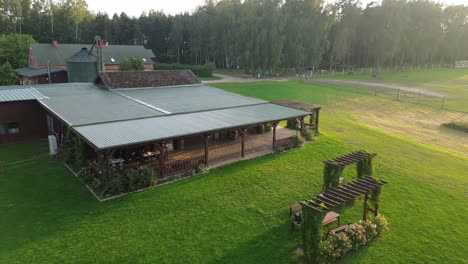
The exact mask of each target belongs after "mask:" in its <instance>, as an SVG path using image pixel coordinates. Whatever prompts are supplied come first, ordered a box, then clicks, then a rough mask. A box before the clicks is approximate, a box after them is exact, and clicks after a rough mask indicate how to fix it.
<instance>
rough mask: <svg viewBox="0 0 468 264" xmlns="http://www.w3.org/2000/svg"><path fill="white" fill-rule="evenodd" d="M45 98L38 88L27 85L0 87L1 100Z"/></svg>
mask: <svg viewBox="0 0 468 264" xmlns="http://www.w3.org/2000/svg"><path fill="white" fill-rule="evenodd" d="M20 87H21V86H20ZM45 98H46V97H45V96H44V95H42V94H41V93H39V92H38V91H37V90H36V89H34V88H29V87H26V86H25V87H23V88H20V89H18V87H17V86H8V87H2V89H0V102H14V101H29V100H38V99H45Z"/></svg>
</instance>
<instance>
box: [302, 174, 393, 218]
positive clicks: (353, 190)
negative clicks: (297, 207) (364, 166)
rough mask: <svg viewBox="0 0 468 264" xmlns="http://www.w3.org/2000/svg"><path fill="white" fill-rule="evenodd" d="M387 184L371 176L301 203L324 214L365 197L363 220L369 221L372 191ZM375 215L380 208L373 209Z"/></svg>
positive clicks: (303, 206) (304, 206)
mask: <svg viewBox="0 0 468 264" xmlns="http://www.w3.org/2000/svg"><path fill="white" fill-rule="evenodd" d="M386 183H387V182H386V181H383V180H376V179H374V178H372V177H370V176H365V177H361V178H358V179H357V180H355V181H352V182H350V183H348V184H345V185H343V186H340V187H336V188H332V189H329V190H327V191H325V192H322V193H320V194H318V195H317V196H316V197H315V198H314V199H311V200H306V201H303V202H300V204H301V206H302V208H306V209H308V210H310V211H311V212H313V213H324V212H325V211H329V210H331V209H334V208H337V207H340V206H343V205H345V204H346V203H348V202H350V201H352V200H354V199H356V198H358V197H359V196H361V195H364V196H365V198H364V212H363V220H367V212H368V210H369V208H368V207H367V199H368V198H369V195H370V193H371V192H372V191H375V190H377V189H378V188H380V186H383V185H385V184H386ZM373 212H374V214H375V215H377V214H378V206H376V208H374V209H373Z"/></svg>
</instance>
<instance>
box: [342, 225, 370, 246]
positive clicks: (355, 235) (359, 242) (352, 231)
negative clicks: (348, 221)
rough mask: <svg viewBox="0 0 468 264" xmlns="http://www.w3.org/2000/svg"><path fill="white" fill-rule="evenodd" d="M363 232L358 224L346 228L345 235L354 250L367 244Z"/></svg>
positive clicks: (362, 228)
mask: <svg viewBox="0 0 468 264" xmlns="http://www.w3.org/2000/svg"><path fill="white" fill-rule="evenodd" d="M365 231H366V230H365V229H364V227H362V225H360V224H352V225H349V226H347V227H346V230H345V234H346V235H347V236H348V238H349V240H350V241H351V244H352V245H353V249H354V250H358V249H359V248H360V247H362V246H364V245H365V244H366V243H367V239H366V235H365Z"/></svg>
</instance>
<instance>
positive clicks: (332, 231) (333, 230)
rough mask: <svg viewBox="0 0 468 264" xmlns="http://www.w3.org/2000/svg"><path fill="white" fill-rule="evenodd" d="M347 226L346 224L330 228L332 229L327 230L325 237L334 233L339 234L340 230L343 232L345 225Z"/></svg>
mask: <svg viewBox="0 0 468 264" xmlns="http://www.w3.org/2000/svg"><path fill="white" fill-rule="evenodd" d="M347 226H348V225H344V226H340V227H337V228H335V229H332V230H330V231H328V232H327V237H326V238H325V239H327V238H328V236H334V235H336V234H339V233H341V232H344V231H345V230H346V227H347Z"/></svg>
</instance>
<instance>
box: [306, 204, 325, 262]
mask: <svg viewBox="0 0 468 264" xmlns="http://www.w3.org/2000/svg"><path fill="white" fill-rule="evenodd" d="M322 219H323V213H314V212H312V211H310V210H309V209H303V210H302V223H301V232H302V242H303V247H304V256H305V258H306V262H307V263H310V264H315V263H319V262H320V244H321V242H322V235H321V234H322Z"/></svg>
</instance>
